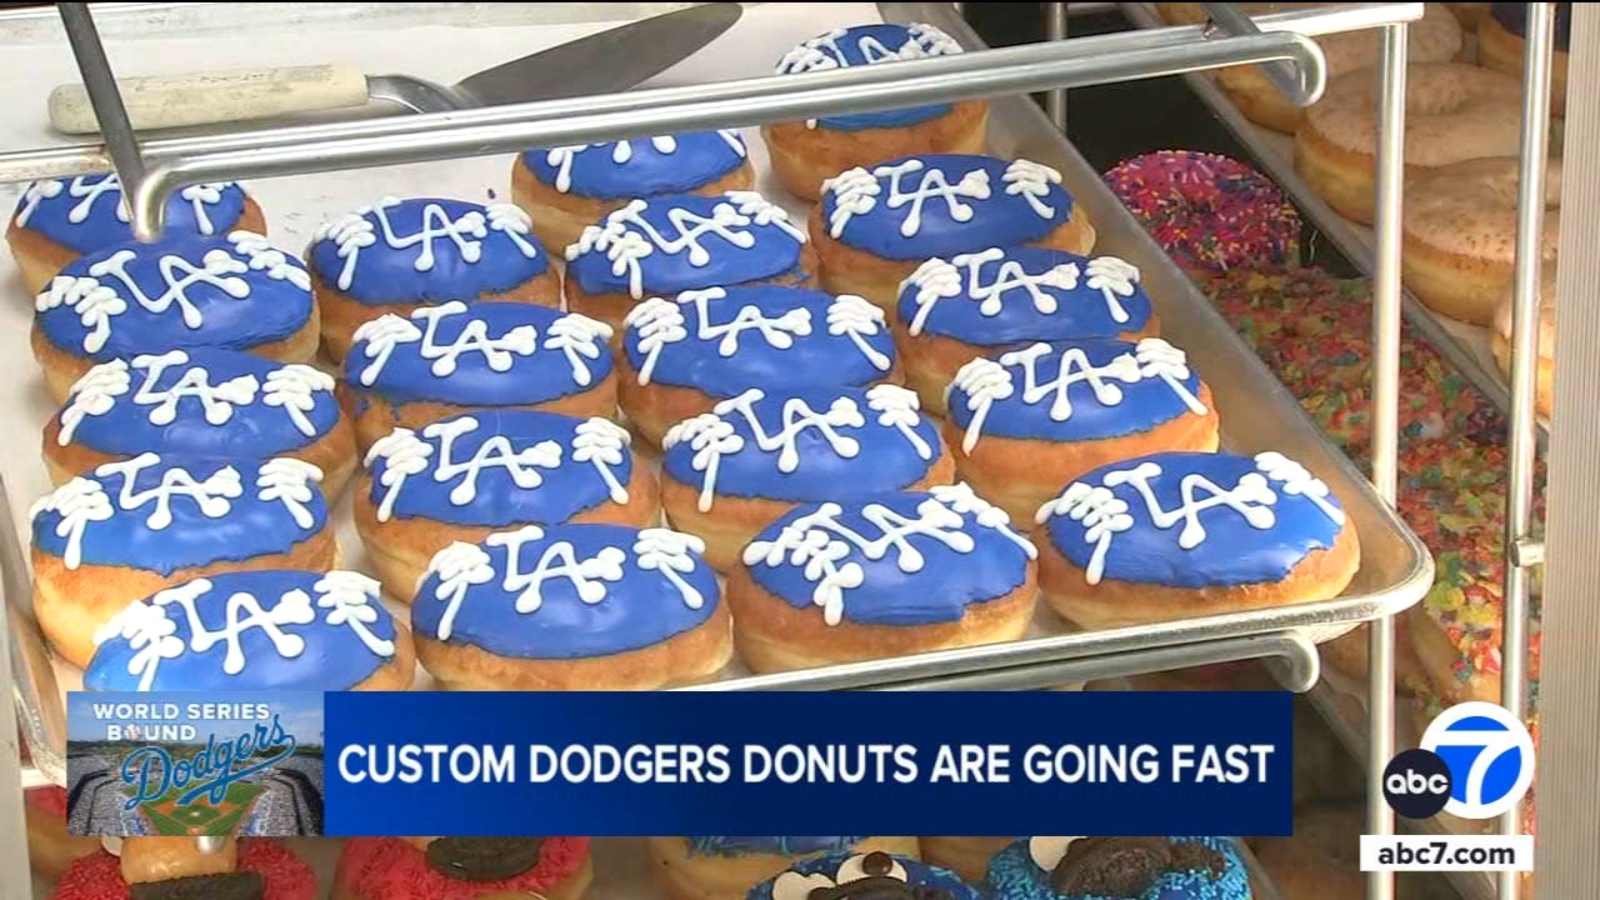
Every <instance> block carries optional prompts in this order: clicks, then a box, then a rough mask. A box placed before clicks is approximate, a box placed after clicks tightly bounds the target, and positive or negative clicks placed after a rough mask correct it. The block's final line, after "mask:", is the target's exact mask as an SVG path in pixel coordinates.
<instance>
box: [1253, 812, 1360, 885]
mask: <svg viewBox="0 0 1600 900" xmlns="http://www.w3.org/2000/svg"><path fill="white" fill-rule="evenodd" d="M1365 825H1366V822H1365V814H1364V811H1363V810H1362V808H1361V806H1360V805H1359V804H1351V805H1347V806H1339V807H1324V808H1320V809H1307V810H1300V811H1299V812H1297V813H1296V814H1295V817H1294V835H1293V836H1292V837H1267V838H1257V839H1256V840H1255V841H1253V842H1252V845H1251V849H1252V850H1253V851H1254V852H1255V856H1256V861H1257V862H1258V863H1260V864H1261V868H1262V869H1263V870H1264V871H1265V872H1266V874H1267V875H1269V876H1271V878H1272V883H1273V884H1274V885H1277V888H1278V891H1279V893H1281V894H1282V895H1283V896H1285V897H1325V898H1327V900H1363V898H1365V897H1366V895H1367V892H1366V891H1367V882H1366V877H1365V876H1363V875H1362V874H1361V845H1360V836H1361V833H1362V832H1363V831H1365V830H1366V828H1365Z"/></svg>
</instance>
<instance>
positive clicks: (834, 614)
mask: <svg viewBox="0 0 1600 900" xmlns="http://www.w3.org/2000/svg"><path fill="white" fill-rule="evenodd" d="M929 493H930V495H931V496H929V497H928V498H927V499H926V500H923V501H922V502H921V503H919V504H918V505H917V517H916V518H914V519H908V518H906V517H905V516H902V515H900V514H899V513H897V512H895V511H894V510H892V509H890V508H888V507H886V506H883V505H881V504H877V503H872V504H868V505H867V506H865V507H863V508H862V510H861V517H862V518H863V519H866V520H867V522H869V523H870V524H871V525H872V526H873V527H874V528H876V529H877V530H878V534H877V536H876V537H868V536H867V535H864V534H861V533H859V532H857V531H855V530H854V529H852V528H850V527H849V526H847V525H845V524H844V523H842V522H840V521H839V517H840V516H842V515H844V508H843V507H842V506H840V505H839V504H837V503H824V504H822V505H821V506H820V507H818V508H817V511H816V512H813V513H810V514H808V515H804V516H801V517H800V518H798V519H795V520H794V521H793V522H790V523H789V524H788V525H785V526H784V527H783V528H782V530H780V531H779V532H778V536H777V537H776V538H774V539H772V540H770V541H764V540H756V541H752V542H751V543H750V545H749V546H747V547H746V548H745V551H744V564H745V565H746V566H756V565H766V566H769V567H777V566H782V565H791V566H795V567H797V568H800V569H802V570H803V571H804V573H805V577H806V580H808V581H813V582H816V588H815V589H814V590H813V591H812V594H811V599H812V602H813V603H814V604H815V605H817V606H819V607H821V608H822V620H823V622H825V623H826V624H828V625H838V624H839V623H840V621H842V620H843V618H844V600H845V592H846V591H848V590H850V589H852V588H858V587H861V585H862V584H864V583H865V581H866V572H865V570H863V569H862V567H861V564H860V563H858V562H856V561H854V560H851V559H850V556H851V555H852V554H853V553H860V554H861V556H862V557H864V558H865V559H868V560H879V559H883V558H884V557H885V556H887V555H888V554H889V551H890V550H894V551H895V563H896V565H897V566H898V567H899V569H900V571H902V572H906V573H914V572H920V571H922V568H923V565H924V564H925V559H924V557H923V555H922V552H921V551H920V550H918V549H917V548H916V547H915V546H914V545H913V544H912V543H911V541H910V540H909V538H910V537H912V536H919V537H924V538H928V539H930V540H934V541H938V542H939V543H941V544H944V545H945V546H946V547H948V548H950V549H951V550H953V551H955V552H957V553H971V552H972V551H973V549H975V548H976V547H977V542H976V541H975V540H974V539H973V537H972V535H971V534H970V533H968V530H967V529H968V527H969V526H968V525H967V520H966V518H965V517H966V516H972V521H973V524H974V525H977V526H979V527H983V528H990V529H993V530H996V531H999V532H1000V533H1001V534H1003V535H1005V536H1006V538H1008V539H1009V540H1011V541H1012V542H1013V543H1015V544H1016V545H1017V546H1019V547H1021V548H1022V549H1023V552H1024V553H1026V554H1027V555H1028V558H1029V559H1033V558H1035V557H1036V556H1037V555H1038V550H1037V549H1036V548H1035V547H1034V545H1033V544H1032V543H1031V542H1030V541H1028V539H1026V538H1024V537H1022V536H1021V535H1019V534H1017V533H1016V532H1015V531H1013V530H1012V529H1011V526H1010V522H1011V519H1010V517H1009V516H1007V515H1006V513H1005V511H1004V510H1002V509H1000V508H999V507H996V506H994V505H993V504H991V503H989V502H987V501H985V500H983V499H982V498H980V497H978V496H977V495H976V494H974V493H973V491H972V488H970V487H969V486H967V485H966V484H957V485H949V486H941V487H935V488H933V489H932V490H931V491H929Z"/></svg>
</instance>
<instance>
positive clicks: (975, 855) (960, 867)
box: [920, 837, 1013, 884]
mask: <svg viewBox="0 0 1600 900" xmlns="http://www.w3.org/2000/svg"><path fill="white" fill-rule="evenodd" d="M1012 840H1013V839H1012V838H1008V837H923V838H922V839H921V842H920V843H921V846H922V858H923V859H925V860H927V861H928V862H930V863H933V864H934V865H936V866H943V867H944V868H946V869H949V870H950V871H952V872H954V873H956V874H957V875H960V876H961V878H962V880H964V881H966V882H968V883H970V884H983V883H984V879H986V878H988V877H989V860H990V859H992V858H993V857H994V855H995V854H996V853H999V852H1000V851H1001V850H1004V849H1005V848H1006V847H1007V845H1009V844H1010V843H1011V841H1012Z"/></svg>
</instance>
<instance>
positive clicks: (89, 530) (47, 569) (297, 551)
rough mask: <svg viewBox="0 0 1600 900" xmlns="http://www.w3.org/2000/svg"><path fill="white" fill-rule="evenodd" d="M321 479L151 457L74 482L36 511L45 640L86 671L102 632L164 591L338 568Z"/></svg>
mask: <svg viewBox="0 0 1600 900" xmlns="http://www.w3.org/2000/svg"><path fill="white" fill-rule="evenodd" d="M321 477H322V475H321V472H319V471H317V468H316V467H315V466H313V465H311V464H310V463H307V462H305V461H303V460H298V459H293V458H290V457H280V458H278V459H273V460H268V461H266V462H248V463H247V462H238V463H227V462H220V461H205V460H184V459H180V458H177V457H173V458H170V459H168V458H164V457H162V456H159V455H158V454H155V453H141V454H139V455H138V456H135V457H132V458H131V459H126V460H119V461H117V462H109V463H105V464H103V465H101V466H100V467H98V468H96V469H95V470H94V472H93V474H90V475H80V476H78V477H75V478H73V479H72V480H71V481H68V482H67V483H66V484H64V485H62V486H61V487H59V488H56V490H55V491H54V492H53V493H51V494H49V495H48V496H46V497H44V498H42V499H41V500H39V502H37V503H35V504H34V505H33V508H32V509H31V510H29V518H31V519H32V520H33V552H32V559H33V611H34V615H35V616H36V617H37V618H38V620H39V628H40V630H41V631H43V632H44V636H45V637H46V638H47V639H48V640H49V641H50V644H51V646H52V647H54V648H55V650H56V652H57V654H59V655H60V656H61V657H62V658H63V659H65V660H66V661H67V662H70V663H72V664H73V665H75V666H78V667H79V668H82V667H84V666H87V665H88V664H89V659H90V658H91V657H92V656H93V655H94V646H95V644H94V636H95V634H96V633H97V632H98V631H99V630H100V629H101V627H103V626H104V625H105V624H106V623H107V622H109V621H111V619H112V618H113V617H114V616H116V614H117V613H120V612H122V611H123V609H125V608H126V607H127V606H128V605H129V604H130V603H133V602H135V601H137V600H141V599H143V598H145V597H149V596H151V595H152V594H155V593H156V592H157V591H159V590H161V589H163V588H167V587H171V586H173V585H177V584H181V583H183V582H185V581H191V580H193V579H195V578H201V577H208V576H211V575H216V574H220V573H222V572H227V571H233V570H240V569H308V570H311V571H327V570H328V569H331V568H333V566H334V562H335V558H336V553H337V547H336V545H335V543H334V538H333V531H332V529H330V528H328V527H327V525H328V506H327V503H326V501H324V500H323V497H322V492H321V491H320V490H318V489H317V481H318V479H320V478H321Z"/></svg>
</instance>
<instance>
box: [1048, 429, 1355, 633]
mask: <svg viewBox="0 0 1600 900" xmlns="http://www.w3.org/2000/svg"><path fill="white" fill-rule="evenodd" d="M1035 521H1036V522H1037V523H1038V524H1039V525H1041V526H1043V533H1042V534H1041V535H1040V545H1041V553H1040V570H1039V582H1040V585H1041V587H1042V588H1043V591H1044V595H1045V597H1046V598H1047V599H1048V600H1049V601H1050V603H1051V605H1052V606H1054V607H1055V609H1056V611H1057V612H1059V613H1060V614H1061V615H1062V616H1063V617H1065V618H1067V619H1069V620H1071V621H1072V622H1074V623H1076V624H1078V625H1079V626H1081V627H1084V628H1109V627H1116V626H1121V625H1129V624H1135V623H1143V622H1161V621H1171V620H1176V619H1183V618H1190V617H1194V616H1202V615H1213V614H1222V613H1229V612H1237V611H1239V610H1243V609H1254V608H1261V607H1269V606H1282V605H1286V604H1290V603H1305V602H1311V601H1315V600H1327V599H1331V598H1333V597H1337V596H1339V594H1340V593H1342V592H1343V591H1344V589H1345V587H1346V586H1347V585H1348V584H1349V583H1350V580H1351V578H1353V577H1354V575H1355V572H1356V570H1357V569H1358V568H1359V567H1360V565H1361V544H1360V541H1359V539H1358V537H1357V534H1356V527H1355V523H1354V522H1352V521H1351V520H1350V519H1349V517H1348V516H1347V515H1346V513H1345V510H1344V507H1343V506H1342V505H1341V504H1340V503H1339V500H1338V498H1337V497H1336V496H1335V495H1334V493H1333V490H1332V489H1331V488H1330V487H1329V486H1328V484H1327V482H1325V481H1323V480H1322V479H1321V478H1319V477H1317V475H1316V474H1314V473H1313V472H1312V471H1310V470H1309V469H1307V468H1306V467H1305V466H1304V465H1302V464H1300V463H1299V462H1296V461H1295V460H1293V459H1290V458H1289V457H1287V456H1285V455H1283V454H1282V453H1278V452H1276V451H1265V452H1261V453H1257V454H1255V455H1254V456H1240V455H1236V454H1232V453H1193V452H1165V453H1152V454H1148V455H1145V456H1139V457H1134V458H1132V459H1127V460H1122V461H1120V462H1115V463H1111V464H1108V465H1104V466H1101V467H1099V468H1097V469H1094V470H1092V471H1090V472H1087V473H1085V474H1083V475H1082V476H1080V477H1078V478H1077V479H1075V480H1074V481H1073V482H1072V483H1071V484H1069V485H1067V486H1066V488H1065V489H1063V490H1062V491H1061V492H1060V494H1059V495H1058V496H1056V497H1054V498H1052V499H1051V500H1049V501H1048V502H1046V503H1045V504H1044V505H1043V506H1041V507H1040V508H1039V511H1038V513H1037V515H1036V516H1035Z"/></svg>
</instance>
